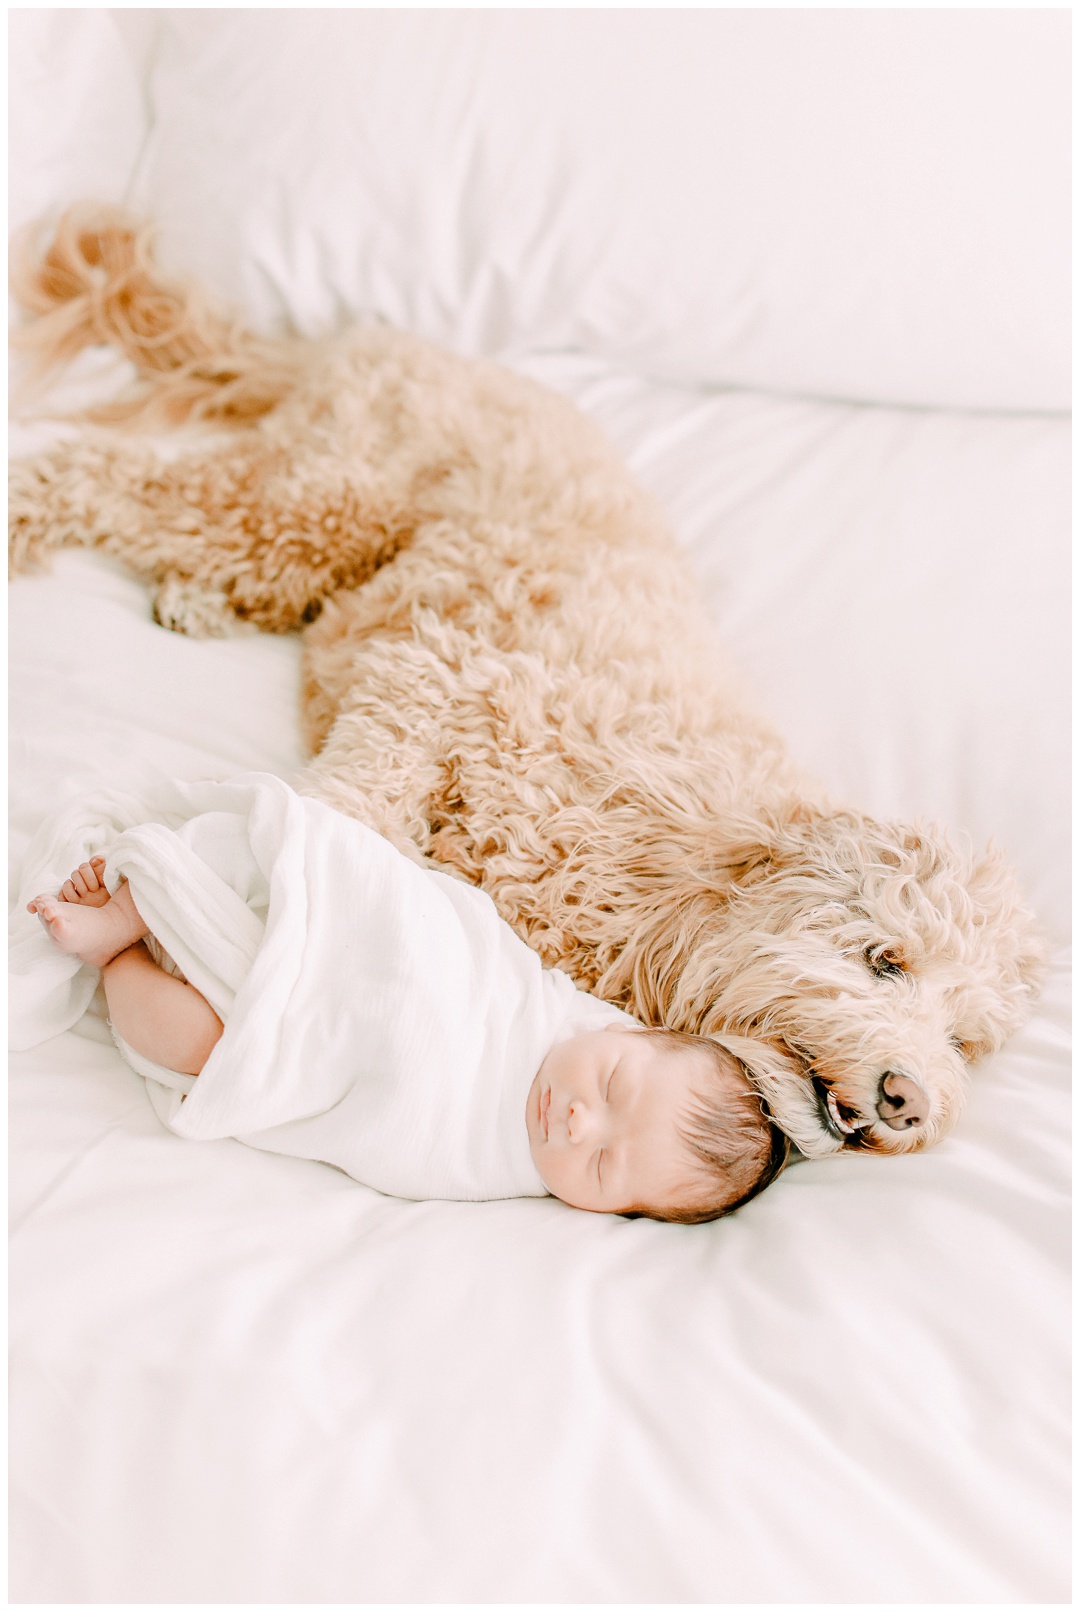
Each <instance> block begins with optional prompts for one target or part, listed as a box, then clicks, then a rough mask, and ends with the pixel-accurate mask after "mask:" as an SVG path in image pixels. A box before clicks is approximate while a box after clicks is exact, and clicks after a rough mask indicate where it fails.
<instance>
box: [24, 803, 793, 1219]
mask: <svg viewBox="0 0 1080 1612" xmlns="http://www.w3.org/2000/svg"><path fill="white" fill-rule="evenodd" d="M61 846H69V847H73V848H74V849H75V852H76V854H79V852H80V850H81V849H90V850H91V851H95V850H96V852H97V853H98V854H90V855H88V857H87V859H86V860H85V861H83V862H82V863H81V864H80V866H79V867H78V868H77V869H76V870H75V871H74V872H73V873H72V874H71V875H70V877H69V878H68V880H67V881H66V882H65V883H64V885H63V887H62V889H61V891H60V893H59V894H58V895H57V896H50V895H39V896H35V897H34V898H33V899H32V900H31V901H30V902H29V903H28V904H27V905H28V910H29V911H30V912H32V913H35V914H36V915H37V917H38V918H39V919H40V921H41V924H42V926H43V929H44V931H45V934H41V933H40V931H38V932H37V933H38V934H39V935H40V941H41V942H44V943H45V947H46V954H51V955H45V954H43V953H42V952H41V950H40V945H39V946H38V947H37V948H35V946H34V945H32V944H31V943H30V937H25V938H24V939H22V940H20V941H19V943H18V944H17V945H16V946H15V947H13V953H12V955H13V963H12V967H13V971H14V972H15V973H16V974H18V975H20V976H21V985H22V989H18V988H16V989H13V991H12V1002H13V1004H15V1008H14V1018H15V1020H16V1021H17V1022H16V1023H15V1024H14V1026H13V1037H12V1039H13V1043H14V1044H15V1045H20V1044H21V1045H30V1044H32V1043H33V1041H34V1040H40V1039H43V1037H44V1035H46V1034H55V1033H56V1031H57V1029H61V1028H64V1027H65V1025H66V1024H69V1023H73V1022H74V1020H75V1018H77V1017H78V1016H79V1015H80V1014H81V1013H82V1012H83V1011H84V1009H85V1007H86V1006H87V1004H88V1002H89V1000H90V997H91V996H92V994H93V991H94V989H95V988H96V985H97V982H98V979H99V978H101V979H103V983H104V989H105V996H106V1000H107V1002H108V1008H109V1015H110V1019H111V1024H112V1029H113V1034H114V1036H115V1038H116V1040H117V1044H118V1046H119V1048H120V1050H121V1052H122V1053H123V1055H124V1056H125V1057H126V1058H127V1059H128V1061H129V1062H130V1063H131V1064H132V1066H133V1067H134V1068H135V1069H136V1070H138V1072H139V1073H140V1074H142V1075H144V1076H145V1077H146V1079H147V1081H148V1083H149V1090H150V1093H151V1097H152V1099H153V1101H154V1105H155V1107H156V1109H157V1111H158V1113H159V1114H160V1115H161V1117H162V1119H163V1120H164V1121H165V1123H166V1124H167V1125H169V1126H170V1128H171V1129H172V1130H174V1131H176V1132H177V1133H178V1134H180V1135H183V1136H188V1137H193V1138H209V1137H220V1136H235V1137H238V1138H239V1139H240V1140H242V1141H245V1142H249V1143H252V1144H253V1145H256V1146H259V1147H263V1148H267V1149H269V1150H270V1151H274V1152H281V1153H290V1154H294V1155H296V1156H299V1157H303V1158H311V1159H319V1160H322V1161H324V1162H326V1163H329V1164H333V1165H336V1166H337V1167H338V1168H340V1169H342V1170H345V1171H346V1172H347V1173H348V1174H349V1175H351V1176H353V1177H355V1178H356V1179H357V1180H360V1181H363V1182H365V1183H366V1184H367V1185H369V1186H372V1187H375V1188H377V1189H378V1190H380V1191H384V1192H388V1193H392V1194H395V1195H397V1196H401V1197H407V1198H463V1199H482V1198H501V1197H517V1196H541V1195H543V1194H545V1193H551V1194H553V1195H554V1196H555V1197H558V1198H561V1199H562V1200H563V1201H564V1202H565V1203H568V1204H571V1205H573V1206H574V1207H576V1208H580V1209H588V1210H594V1211H599V1212H607V1213H617V1214H636V1215H648V1216H651V1217H653V1218H655V1219H660V1220H677V1221H684V1222H696V1221H703V1220H710V1219H713V1218H715V1217H716V1216H718V1215H721V1214H725V1213H728V1212H730V1211H731V1210H732V1209H734V1208H736V1207H738V1206H739V1205H740V1204H742V1203H745V1202H746V1201H747V1199H749V1198H751V1197H753V1196H754V1195H755V1194H756V1193H757V1192H760V1191H761V1190H762V1189H763V1188H764V1187H765V1186H766V1185H767V1184H768V1183H769V1181H771V1180H772V1179H773V1178H774V1177H775V1175H776V1174H777V1173H778V1172H779V1170H780V1168H781V1167H782V1165H783V1163H784V1160H785V1157H786V1143H785V1142H784V1140H783V1137H782V1136H781V1135H780V1133H779V1132H778V1131H776V1130H775V1129H774V1128H773V1127H772V1126H771V1125H770V1123H769V1122H768V1120H767V1118H766V1117H765V1114H764V1112H763V1109H762V1106H761V1102H760V1099H759V1098H758V1096H757V1094H756V1093H755V1091H754V1090H753V1088H752V1086H751V1084H750V1081H749V1080H748V1078H747V1074H746V1069H745V1067H744V1064H743V1061H742V1057H741V1056H740V1054H743V1055H745V1054H746V1053H747V1051H748V1049H749V1048H750V1045H751V1044H749V1043H747V1044H745V1045H744V1044H743V1043H742V1042H739V1041H737V1040H735V1039H734V1038H730V1039H726V1038H720V1040H715V1039H710V1038H706V1037H698V1036H691V1035H684V1034H681V1033H679V1032H674V1031H669V1030H662V1029H646V1028H644V1027H643V1026H641V1025H639V1024H638V1023H636V1021H635V1020H633V1019H631V1018H630V1017H629V1016H628V1015H627V1014H625V1013H623V1012H621V1011H620V1010H619V1009H618V1008H615V1007H612V1006H611V1005H610V1004H608V1003H605V1002H602V1001H600V1000H599V999H598V998H596V997H593V996H591V995H589V994H588V993H586V992H584V991H581V990H579V989H578V988H577V987H576V986H575V985H574V984H573V982H572V981H571V980H570V979H569V977H568V976H567V975H565V974H563V973H562V972H561V971H560V970H558V969H545V968H544V967H543V966H542V965H541V963H540V960H539V958H538V957H537V956H536V953H535V952H533V951H532V950H531V948H530V947H528V946H527V945H526V944H525V943H524V942H523V941H522V940H520V939H519V938H518V936H517V935H516V934H515V933H514V932H513V931H512V930H511V929H510V927H509V925H507V924H506V923H505V922H504V921H503V920H502V919H501V918H500V917H499V915H498V913H497V912H496V910H495V907H494V904H493V902H492V901H491V900H490V898H489V897H488V896H487V895H485V894H484V893H483V892H482V891H480V890H477V889H475V888H473V887H472V886H471V885H467V884H464V883H463V882H462V881H460V880H458V879H455V878H453V877H452V876H450V875H447V874H444V873H441V872H437V871H435V870H433V869H428V868H424V867H421V866H418V865H417V864H416V863H414V862H413V861H411V860H410V859H409V858H408V857H406V856H404V855H403V854H402V853H401V852H399V851H398V850H396V849H395V848H394V847H393V846H392V845H391V844H390V843H389V841H387V840H385V839H383V838H382V837H381V836H380V835H378V834H376V833H375V832H374V831H373V830H371V829H369V828H367V827H366V826H365V825H363V824H361V823H359V822H356V821H355V820H353V819H352V818H348V817H345V816H343V815H342V814H341V813H339V812H336V811H333V810H332V809H331V808H330V807H327V806H325V805H323V804H322V803H321V802H319V801H315V800H312V799H308V798H305V797H303V796H300V795H297V794H295V793H294V791H292V790H291V789H289V788H288V786H287V785H285V784H284V783H282V782H281V780H280V779H277V778H273V777H270V776H268V775H262V774H252V775H248V776H247V777H245V778H240V779H235V780H232V781H230V782H229V783H226V784H196V785H174V786H171V788H170V790H169V791H168V792H167V794H166V795H162V796H161V797H160V798H159V799H158V800H157V801H156V802H154V803H152V805H151V803H147V802H139V801H137V800H133V799H132V798H130V797H120V796H115V797H112V796H105V797H101V798H100V799H99V800H98V801H97V802H93V803H89V804H88V806H87V807H86V808H83V809H82V813H81V816H80V814H78V813H76V814H74V815H69V817H68V818H67V819H65V820H63V821H62V822H61V823H60V824H54V825H51V826H50V827H49V828H48V829H47V831H46V832H45V834H44V837H43V839H42V840H41V843H40V844H39V845H38V847H37V856H38V864H39V866H43V867H45V866H49V865H50V864H51V863H55V860H56V857H57V855H58V853H59V848H60V847H61ZM102 851H105V852H106V854H107V863H108V873H109V880H110V882H111V883H112V884H113V885H114V886H115V889H114V890H113V893H112V894H111V895H110V892H109V889H108V887H107V886H106V882H105V878H106V856H103V855H102V854H101V852H102ZM34 860H35V858H34V856H32V855H30V856H28V863H29V864H31V865H33V863H34ZM69 865H70V864H69ZM118 879H119V880H120V881H121V882H118ZM31 888H33V886H32V885H31ZM23 921H24V922H25V920H23ZM46 935H47V936H48V940H47V941H46V938H45V937H46ZM50 943H51V944H50ZM50 964H51V967H50V966H49V965H50ZM99 970H100V974H99V973H98V971H99ZM725 1039H726V1044H724V1043H725Z"/></svg>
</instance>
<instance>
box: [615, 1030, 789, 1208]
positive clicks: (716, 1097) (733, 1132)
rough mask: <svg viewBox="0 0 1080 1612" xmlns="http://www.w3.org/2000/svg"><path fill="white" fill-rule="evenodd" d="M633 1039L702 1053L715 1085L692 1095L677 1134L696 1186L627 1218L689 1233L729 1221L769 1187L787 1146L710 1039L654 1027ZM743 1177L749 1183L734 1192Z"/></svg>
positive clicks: (741, 1067) (738, 1064) (742, 1070)
mask: <svg viewBox="0 0 1080 1612" xmlns="http://www.w3.org/2000/svg"><path fill="white" fill-rule="evenodd" d="M640 1033H641V1034H642V1035H645V1036H648V1037H649V1038H650V1039H651V1040H653V1041H657V1042H659V1043H661V1044H662V1045H663V1046H666V1047H669V1048H670V1049H671V1050H672V1051H673V1052H675V1051H683V1052H685V1053H688V1054H689V1053H691V1052H696V1053H698V1054H699V1055H700V1054H702V1053H704V1054H705V1055H706V1057H708V1059H709V1060H710V1062H711V1064H712V1068H713V1072H714V1074H715V1076H716V1078H715V1079H706V1081H705V1082H703V1083H702V1085H701V1086H700V1088H699V1089H696V1090H695V1093H694V1095H695V1098H696V1101H695V1102H694V1104H693V1106H692V1107H691V1109H690V1111H689V1112H688V1114H687V1115H686V1118H685V1120H684V1123H683V1125H682V1126H681V1127H680V1131H681V1134H682V1139H683V1141H684V1142H685V1143H686V1146H687V1151H688V1152H689V1153H690V1154H691V1155H692V1156H693V1157H694V1159H695V1160H696V1162H697V1163H698V1164H699V1165H700V1166H701V1174H702V1177H703V1183H702V1185H701V1186H700V1187H698V1188H697V1190H695V1189H694V1188H690V1189H689V1190H688V1193H687V1198H686V1201H685V1202H684V1203H681V1204H679V1205H677V1206H674V1205H673V1206H670V1207H664V1208H656V1207H653V1206H649V1205H645V1204H642V1205H639V1206H638V1207H637V1208H636V1209H634V1210H632V1211H631V1212H630V1213H631V1215H633V1216H644V1217H647V1218H649V1219H650V1220H670V1221H676V1222H678V1223H679V1224H681V1225H684V1226H695V1225H700V1224H701V1223H702V1222H703V1221H706V1220H718V1219H719V1218H720V1216H721V1215H730V1214H733V1213H734V1211H735V1210H736V1209H741V1208H742V1206H743V1204H744V1203H749V1202H750V1199H751V1198H756V1197H757V1195H758V1193H759V1192H764V1190H765V1188H766V1187H767V1186H769V1184H770V1183H771V1182H773V1181H775V1180H776V1177H777V1176H778V1175H779V1174H780V1172H781V1170H782V1169H783V1168H784V1166H785V1165H786V1164H787V1162H788V1159H789V1157H790V1155H791V1144H790V1142H789V1141H788V1138H787V1137H786V1136H785V1135H784V1133H783V1131H782V1130H780V1128H779V1126H777V1125H774V1124H773V1123H772V1120H771V1119H770V1118H769V1115H768V1111H767V1109H766V1108H765V1105H764V1102H763V1100H762V1098H761V1097H760V1095H759V1094H758V1092H757V1091H755V1089H754V1086H753V1084H752V1082H751V1080H750V1076H749V1074H748V1072H747V1069H746V1065H745V1064H744V1063H743V1062H742V1060H741V1059H740V1058H737V1057H736V1055H735V1054H734V1053H733V1052H731V1051H729V1049H728V1048H727V1047H724V1046H721V1045H720V1043H719V1042H717V1041H714V1040H713V1039H712V1038H711V1037H710V1036H705V1035H691V1034H690V1033H689V1032H687V1031H685V1030H668V1029H665V1028H663V1027H662V1026H660V1027H656V1028H647V1029H645V1030H643V1031H641V1032H640ZM748 1171H749V1172H751V1173H750V1179H749V1181H747V1182H745V1184H744V1185H743V1187H742V1190H741V1191H739V1190H738V1186H739V1183H740V1181H742V1180H743V1179H744V1178H745V1176H746V1175H747V1173H748ZM733 1189H735V1195H734V1196H732V1193H733Z"/></svg>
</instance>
